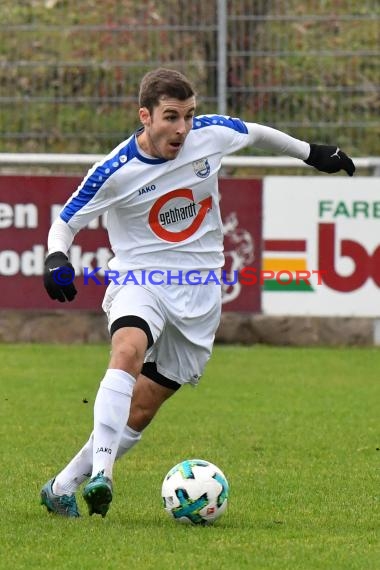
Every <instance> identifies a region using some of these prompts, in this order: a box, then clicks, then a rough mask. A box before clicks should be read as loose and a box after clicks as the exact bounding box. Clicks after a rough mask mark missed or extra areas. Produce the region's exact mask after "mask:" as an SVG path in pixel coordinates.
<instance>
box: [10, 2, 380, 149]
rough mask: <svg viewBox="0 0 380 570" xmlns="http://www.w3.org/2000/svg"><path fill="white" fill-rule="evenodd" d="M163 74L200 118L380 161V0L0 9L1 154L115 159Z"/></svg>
mask: <svg viewBox="0 0 380 570" xmlns="http://www.w3.org/2000/svg"><path fill="white" fill-rule="evenodd" d="M158 65H164V66H168V67H174V68H177V69H179V70H181V71H183V72H184V73H186V74H187V75H188V76H189V77H190V78H191V79H192V80H193V81H194V83H195V85H196V87H197V89H198V93H199V112H204V113H206V112H217V111H219V112H226V113H228V114H232V115H239V116H241V117H242V118H245V119H246V120H251V121H255V122H260V123H264V124H267V125H271V126H274V127H277V128H279V129H281V130H284V131H287V132H289V133H291V134H293V135H294V136H297V137H299V138H304V139H307V140H309V141H311V140H312V141H315V142H326V143H328V142H332V143H333V142H339V144H340V145H341V146H344V148H345V149H347V151H348V152H350V153H352V154H353V155H356V156H367V155H378V154H379V140H380V119H379V117H380V3H379V0H344V1H342V0H335V1H330V0H323V1H322V0H305V2H303V3H300V2H299V1H295V0H249V1H247V0H230V1H222V0H208V1H207V2H204V0H192V2H188V0H186V1H184V0H166V1H155V0H149V1H147V2H145V3H136V2H134V1H132V0H103V1H102V3H98V2H95V0H82V1H81V2H74V0H30V1H21V0H19V1H18V2H14V1H13V0H2V2H1V5H0V103H1V106H0V138H1V147H2V152H74V153H96V152H106V151H108V150H109V149H110V148H112V147H113V146H114V145H115V144H117V143H118V142H120V141H121V140H123V139H124V138H125V137H126V136H127V134H129V133H130V131H131V130H133V129H134V128H136V127H137V126H138V119H137V106H136V104H137V92H138V85H139V81H140V79H141V76H142V75H143V74H144V73H145V72H147V71H149V70H150V69H152V68H154V67H156V66H158Z"/></svg>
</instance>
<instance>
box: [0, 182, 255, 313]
mask: <svg viewBox="0 0 380 570" xmlns="http://www.w3.org/2000/svg"><path fill="white" fill-rule="evenodd" d="M80 182H81V178H78V177H73V176H0V308H2V309H40V310H47V309H51V310H55V309H58V308H64V309H65V310H66V309H67V310H78V309H81V310H83V309H87V310H100V307H101V302H102V298H103V295H104V292H105V288H106V286H105V285H104V281H103V282H101V283H100V284H97V283H96V282H95V280H87V282H86V283H85V281H84V279H83V278H82V279H80V278H79V276H80V275H81V272H82V268H84V267H87V268H88V267H103V268H104V267H107V263H108V261H109V260H110V259H111V257H112V252H111V250H110V246H109V242H108V237H107V232H106V230H105V229H104V223H103V222H104V220H103V219H102V218H99V219H96V220H93V221H92V222H91V224H90V225H89V226H88V227H87V228H85V229H83V230H82V231H81V232H79V234H78V235H77V236H76V238H75V241H74V244H73V246H72V247H71V250H70V261H71V263H72V264H73V266H74V268H75V270H76V273H77V275H78V279H76V282H75V283H76V286H77V289H78V295H77V296H76V298H75V301H74V302H72V303H64V304H63V303H62V304H61V303H58V302H57V301H52V300H51V299H50V298H49V297H48V295H47V293H46V292H45V289H44V287H43V283H42V274H43V265H44V259H45V256H46V242H47V235H48V231H49V228H50V225H51V223H52V222H53V220H54V219H55V218H56V217H57V215H58V213H59V211H60V209H61V207H62V205H63V204H64V203H65V202H66V200H67V199H68V198H69V196H70V195H71V194H72V192H73V191H74V190H75V189H76V188H77V186H78V185H79V183H80ZM220 193H221V213H222V220H223V226H224V234H225V256H226V265H225V268H224V269H225V273H223V275H224V277H225V278H224V281H225V284H223V309H224V310H225V311H244V312H259V311H260V310H261V295H260V287H259V286H257V285H256V286H242V285H241V284H240V283H239V272H240V271H241V269H242V268H243V267H246V266H249V267H251V268H252V267H253V268H256V270H257V272H258V271H259V270H260V265H261V235H262V182H261V180H239V179H221V180H220Z"/></svg>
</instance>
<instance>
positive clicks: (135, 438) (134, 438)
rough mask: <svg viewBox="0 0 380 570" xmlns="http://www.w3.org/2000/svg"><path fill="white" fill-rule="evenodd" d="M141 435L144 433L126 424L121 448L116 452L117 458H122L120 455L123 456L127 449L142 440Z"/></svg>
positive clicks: (120, 444)
mask: <svg viewBox="0 0 380 570" xmlns="http://www.w3.org/2000/svg"><path fill="white" fill-rule="evenodd" d="M141 435H142V434H141V431H136V430H134V429H132V428H130V427H129V425H126V426H125V428H124V431H123V433H122V435H121V439H120V443H119V449H118V450H117V454H116V459H120V457H123V455H125V454H126V453H127V451H129V450H130V449H132V447H133V446H134V445H136V443H138V442H139V441H140V439H141Z"/></svg>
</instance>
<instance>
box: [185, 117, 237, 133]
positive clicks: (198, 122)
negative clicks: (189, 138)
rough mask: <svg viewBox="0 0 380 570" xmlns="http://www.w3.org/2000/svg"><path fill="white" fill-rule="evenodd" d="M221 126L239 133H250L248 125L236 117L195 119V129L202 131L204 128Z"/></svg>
mask: <svg viewBox="0 0 380 570" xmlns="http://www.w3.org/2000/svg"><path fill="white" fill-rule="evenodd" d="M213 126H221V127H228V128H229V129H233V130H234V131H237V132H238V133H244V134H247V133H248V129H247V125H246V124H245V123H244V121H242V120H241V119H238V118H234V117H225V116H224V115H201V116H199V117H194V120H193V129H194V130H195V129H202V128H203V127H213Z"/></svg>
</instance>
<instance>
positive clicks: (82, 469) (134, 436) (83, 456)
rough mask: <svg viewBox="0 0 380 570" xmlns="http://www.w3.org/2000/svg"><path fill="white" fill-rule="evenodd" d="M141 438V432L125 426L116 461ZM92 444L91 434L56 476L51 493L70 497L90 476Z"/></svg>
mask: <svg viewBox="0 0 380 570" xmlns="http://www.w3.org/2000/svg"><path fill="white" fill-rule="evenodd" d="M141 436H142V433H141V432H139V431H136V430H134V429H132V428H130V427H129V426H128V425H126V426H125V428H124V431H123V433H122V435H121V439H120V443H119V448H118V450H117V453H116V459H120V457H122V456H123V455H125V454H126V453H127V451H129V450H130V449H132V447H133V446H134V445H136V443H138V442H139V441H140V439H141ZM93 443H94V434H93V433H92V434H91V436H90V438H89V440H88V441H87V442H86V443H85V444H84V446H83V447H82V449H81V450H80V451H79V452H78V453H77V454H76V456H75V457H74V458H73V459H72V460H71V461H70V463H68V465H66V467H65V468H64V469H62V471H61V472H60V473H58V475H57V476H56V478H55V481H54V483H53V493H55V494H56V495H71V494H72V493H75V492H76V491H77V490H78V488H79V487H80V485H81V484H82V483H83V482H84V481H86V480H87V479H88V478H89V477H90V476H91V473H92V453H93Z"/></svg>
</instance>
